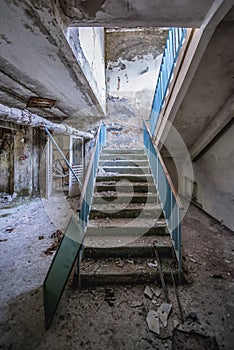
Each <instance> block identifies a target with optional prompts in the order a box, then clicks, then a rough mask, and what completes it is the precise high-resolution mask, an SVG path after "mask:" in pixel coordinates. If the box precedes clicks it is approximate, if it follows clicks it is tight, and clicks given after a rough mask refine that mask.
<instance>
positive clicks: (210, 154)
mask: <svg viewBox="0 0 234 350" xmlns="http://www.w3.org/2000/svg"><path fill="white" fill-rule="evenodd" d="M233 138H234V125H232V126H231V127H230V128H229V129H228V130H227V131H226V132H225V133H224V134H223V135H222V137H221V138H220V139H218V140H217V142H216V143H215V144H214V145H213V146H212V147H211V148H210V149H209V150H208V151H207V152H206V153H205V154H204V155H203V156H202V157H201V158H200V159H198V160H197V161H196V162H195V163H194V174H195V181H196V182H197V184H198V188H197V191H198V193H197V195H198V198H197V200H198V203H200V204H201V205H202V207H203V209H204V210H205V211H206V212H207V213H209V214H210V215H212V216H213V217H215V218H216V219H218V220H219V221H221V222H223V224H224V225H226V226H227V227H229V228H230V229H231V230H233V231H234V216H233V213H234V143H233Z"/></svg>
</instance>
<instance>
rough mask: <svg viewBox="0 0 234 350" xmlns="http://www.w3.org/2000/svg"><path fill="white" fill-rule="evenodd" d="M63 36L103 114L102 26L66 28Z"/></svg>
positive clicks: (104, 92) (103, 50) (103, 54)
mask: <svg viewBox="0 0 234 350" xmlns="http://www.w3.org/2000/svg"><path fill="white" fill-rule="evenodd" d="M65 36H66V38H67V40H68V43H69V45H70V46H71V48H72V51H73V53H74V55H75V57H76V59H77V61H78V63H79V65H80V67H81V69H82V71H83V73H84V75H85V77H86V79H87V80H88V82H89V85H90V87H91V88H92V90H93V92H94V94H95V96H96V97H97V99H98V102H99V103H100V106H101V108H102V110H103V112H104V114H105V113H106V83H105V49H104V28H91V27H90V28H85V27H81V28H68V29H67V30H66V32H65Z"/></svg>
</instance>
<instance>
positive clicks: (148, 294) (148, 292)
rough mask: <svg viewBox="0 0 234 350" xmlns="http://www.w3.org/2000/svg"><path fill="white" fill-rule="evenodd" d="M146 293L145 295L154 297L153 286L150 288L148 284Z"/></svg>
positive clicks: (150, 297)
mask: <svg viewBox="0 0 234 350" xmlns="http://www.w3.org/2000/svg"><path fill="white" fill-rule="evenodd" d="M144 294H145V296H147V297H148V298H149V299H152V298H153V292H152V290H151V288H150V287H149V286H146V287H145V290H144Z"/></svg>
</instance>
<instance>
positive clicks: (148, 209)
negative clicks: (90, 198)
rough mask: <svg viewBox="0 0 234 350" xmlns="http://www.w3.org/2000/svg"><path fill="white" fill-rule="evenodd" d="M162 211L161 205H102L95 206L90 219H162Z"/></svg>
mask: <svg viewBox="0 0 234 350" xmlns="http://www.w3.org/2000/svg"><path fill="white" fill-rule="evenodd" d="M162 215H163V213H162V209H161V206H160V205H159V204H156V205H150V204H147V205H145V204H144V203H143V204H139V203H138V204H128V205H127V206H126V205H124V203H123V204H118V205H115V204H102V205H99V204H97V205H93V206H92V209H91V212H90V219H101V218H107V217H108V218H137V217H141V218H149V219H153V218H155V219H156V218H160V217H162Z"/></svg>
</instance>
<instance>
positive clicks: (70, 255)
mask: <svg viewBox="0 0 234 350" xmlns="http://www.w3.org/2000/svg"><path fill="white" fill-rule="evenodd" d="M105 141H106V127H105V125H104V124H103V123H102V124H101V125H100V128H99V130H98V133H97V137H96V143H95V147H94V151H93V154H92V157H91V160H90V163H89V166H88V170H87V174H86V178H85V182H84V186H83V189H82V194H81V201H80V212H79V218H78V222H77V219H75V218H74V217H73V215H72V216H71V218H70V221H69V224H68V226H67V228H66V230H65V232H64V236H63V238H62V240H61V241H60V244H59V247H58V249H57V251H56V254H55V256H54V259H53V261H52V263H51V265H50V268H49V271H48V273H47V275H46V278H45V280H44V283H43V298H44V310H45V325H46V328H47V329H48V328H49V326H50V323H51V321H52V319H53V316H54V314H55V311H56V309H57V307H58V304H59V301H60V299H61V296H62V294H63V291H64V288H65V286H66V283H67V281H68V278H69V276H70V274H71V271H72V269H73V266H74V263H75V261H76V260H77V273H76V276H77V277H78V281H79V279H80V261H81V259H82V253H83V241H84V235H85V231H86V228H87V223H88V217H89V212H90V207H91V202H92V196H93V191H94V183H95V179H96V173H97V167H98V160H99V154H100V151H101V148H102V146H103V145H104V144H105Z"/></svg>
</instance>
